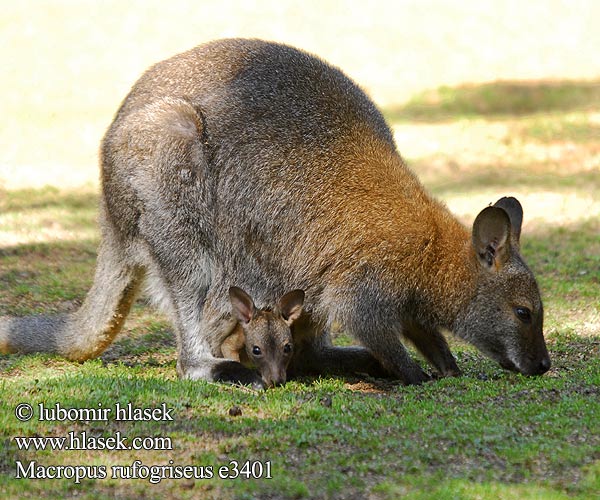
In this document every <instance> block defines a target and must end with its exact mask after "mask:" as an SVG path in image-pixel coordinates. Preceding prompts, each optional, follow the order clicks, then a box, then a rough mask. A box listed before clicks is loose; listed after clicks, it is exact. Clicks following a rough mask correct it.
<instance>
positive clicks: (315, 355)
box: [288, 315, 390, 377]
mask: <svg viewBox="0 0 600 500" xmlns="http://www.w3.org/2000/svg"><path fill="white" fill-rule="evenodd" d="M292 332H293V335H294V356H293V358H292V361H291V363H290V366H289V367H288V375H289V376H290V377H294V376H300V375H325V374H330V375H352V374H356V373H364V374H367V375H371V376H373V377H389V376H390V372H388V371H387V370H385V369H384V368H383V366H382V365H381V363H379V361H377V359H375V358H374V357H373V355H372V354H371V353H369V351H367V350H366V349H365V348H364V347H359V346H353V347H336V346H334V345H332V342H331V336H330V334H329V332H328V331H327V330H323V329H322V328H320V327H319V325H316V324H314V323H313V322H312V321H311V320H310V317H309V316H308V315H303V316H302V317H301V318H300V319H299V320H298V321H296V323H294V325H293V326H292Z"/></svg>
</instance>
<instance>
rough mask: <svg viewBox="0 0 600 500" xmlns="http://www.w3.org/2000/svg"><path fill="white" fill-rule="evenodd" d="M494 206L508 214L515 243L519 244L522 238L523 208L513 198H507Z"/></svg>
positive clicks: (501, 199)
mask: <svg viewBox="0 0 600 500" xmlns="http://www.w3.org/2000/svg"><path fill="white" fill-rule="evenodd" d="M494 206H495V207H498V208H501V209H502V210H504V211H505V212H506V213H507V214H508V218H509V219H510V229H511V232H512V236H513V241H514V242H515V243H517V244H519V239H520V238H521V225H522V224H523V207H522V206H521V204H520V203H519V200H517V199H516V198H513V197H512V196H510V197H507V196H505V197H504V198H500V199H499V200H498V201H497V202H496V203H494Z"/></svg>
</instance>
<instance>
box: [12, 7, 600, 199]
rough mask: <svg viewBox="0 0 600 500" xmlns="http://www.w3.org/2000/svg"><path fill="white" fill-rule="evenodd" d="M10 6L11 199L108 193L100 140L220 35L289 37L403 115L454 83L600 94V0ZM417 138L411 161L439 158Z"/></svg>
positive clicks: (408, 151) (408, 144)
mask: <svg viewBox="0 0 600 500" xmlns="http://www.w3.org/2000/svg"><path fill="white" fill-rule="evenodd" d="M2 4H3V5H2V16H1V19H0V23H1V29H0V61H1V65H2V78H1V79H0V90H1V91H0V109H1V110H2V118H3V123H2V126H1V128H0V131H1V132H0V188H4V189H12V188H20V187H23V186H42V185H45V184H54V185H58V186H61V187H66V186H73V187H75V186H80V185H90V183H91V184H92V185H94V184H95V183H97V177H98V175H97V148H98V144H99V141H100V139H101V137H102V134H103V132H104V130H105V129H106V127H107V126H108V124H109V123H110V121H111V118H112V116H113V114H114V113H115V111H116V109H117V107H118V106H119V103H120V101H121V100H122V99H123V98H124V97H125V95H126V93H127V91H128V90H129V88H130V87H131V85H132V84H133V83H134V81H135V80H136V79H137V78H138V77H139V76H140V74H141V73H142V72H143V71H144V70H145V69H146V68H147V67H148V66H149V65H151V64H152V63H154V62H157V61H159V60H161V59H164V58H167V57H169V56H171V55H173V54H175V53H178V52H181V51H184V50H187V49H189V48H191V47H193V46H194V45H197V44H200V43H202V42H204V41H207V40H211V39H215V38H220V37H237V36H242V37H259V38H264V39H271V40H277V41H281V42H286V43H289V44H292V45H295V46H297V47H300V48H303V49H305V50H307V51H310V52H313V53H315V54H318V55H319V56H321V57H322V58H324V59H326V60H328V61H329V62H331V63H333V64H335V65H337V66H339V67H341V68H342V69H343V70H344V71H345V72H346V73H347V74H349V75H350V76H351V77H352V78H353V79H355V80H356V81H357V82H358V83H359V84H360V85H361V86H362V87H363V88H364V89H365V90H366V91H367V92H368V93H369V94H370V95H371V96H372V97H373V99H374V100H375V101H376V102H377V103H378V104H379V105H380V106H381V107H383V108H384V111H390V112H391V111H393V110H397V111H398V110H399V111H400V112H401V111H402V106H403V105H405V104H406V103H407V102H409V101H410V100H411V99H413V98H414V97H415V96H418V95H421V93H423V92H424V91H433V90H435V89H438V88H439V87H440V86H447V87H452V88H454V87H459V86H460V85H462V84H465V83H469V84H479V83H486V82H496V81H498V80H502V81H519V82H523V81H527V82H539V81H544V82H557V81H564V80H574V81H578V82H582V81H585V82H594V81H596V87H597V82H598V79H599V78H600V54H599V48H600V29H598V26H600V2H597V1H594V0H579V1H577V0H574V1H560V0H543V1H542V0H534V1H529V2H522V1H520V0H514V1H513V0H499V1H489V2H481V1H478V0H461V1H460V2H451V1H441V0H414V1H411V0H405V1H395V2H389V1H377V0H375V1H371V2H362V1H361V2H359V1H346V2H344V1H330V0H317V1H314V0H304V1H302V2H300V1H285V0H283V1H282V0H261V1H251V0H220V1H210V0H209V1H207V0H194V1H186V0H169V1H168V2H167V1H156V0H150V1H148V0H144V1H127V2H123V1H113V0H105V1H70V0H53V1H39V0H37V1H20V2H8V1H6V0H4V1H3V2H2ZM585 97H586V96H585V95H584V96H583V98H584V99H585ZM430 98H431V95H430ZM437 98H439V96H437V97H436V95H434V97H433V99H434V100H435V99H437ZM508 111H509V112H510V110H508ZM409 118H410V117H409ZM406 133H407V134H408V138H407V140H406V141H402V142H404V144H399V146H400V150H401V152H402V153H403V154H405V155H407V156H409V157H410V156H415V157H416V156H418V155H421V154H424V153H427V151H422V149H423V148H424V147H425V148H426V149H427V147H428V146H426V145H425V146H424V145H422V144H415V142H414V138H413V137H412V135H411V133H410V131H407V132H406ZM419 134H421V132H419ZM436 141H437V142H438V143H439V139H435V141H434V142H436ZM417 142H418V141H417ZM442 142H443V141H442ZM438 146H443V144H441V145H440V144H438ZM413 147H414V148H415V149H412V148H413Z"/></svg>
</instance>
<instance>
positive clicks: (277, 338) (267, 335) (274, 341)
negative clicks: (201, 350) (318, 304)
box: [221, 287, 304, 387]
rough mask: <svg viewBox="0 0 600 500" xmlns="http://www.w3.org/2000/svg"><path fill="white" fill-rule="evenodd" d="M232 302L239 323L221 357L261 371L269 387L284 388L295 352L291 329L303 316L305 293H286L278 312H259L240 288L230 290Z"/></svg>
mask: <svg viewBox="0 0 600 500" xmlns="http://www.w3.org/2000/svg"><path fill="white" fill-rule="evenodd" d="M229 300H230V301H231V307H232V312H233V315H234V317H235V318H236V319H237V320H238V323H237V324H236V326H235V328H234V329H233V331H232V332H231V333H230V334H229V336H228V337H227V338H226V339H225V340H224V341H223V343H222V344H221V354H222V355H223V357H224V358H228V359H233V360H234V361H239V362H240V363H242V364H243V365H244V366H247V367H250V368H252V367H255V368H256V369H258V372H259V373H260V375H261V377H262V380H263V383H264V384H265V386H266V387H272V386H274V385H282V384H284V383H285V381H286V378H287V367H288V365H289V364H290V361H291V359H292V354H293V352H294V339H293V337H292V331H291V328H290V327H291V326H292V323H293V322H294V321H296V320H297V319H298V318H299V317H300V313H301V312H302V305H303V303H304V291H303V290H292V291H291V292H288V293H286V294H285V295H284V296H283V297H281V299H279V302H278V303H277V307H275V308H274V309H258V308H257V307H256V306H255V305H254V301H253V300H252V297H250V295H248V294H247V293H246V292H244V290H242V289H241V288H238V287H231V288H230V289H229Z"/></svg>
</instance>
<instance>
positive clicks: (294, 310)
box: [279, 290, 304, 325]
mask: <svg viewBox="0 0 600 500" xmlns="http://www.w3.org/2000/svg"><path fill="white" fill-rule="evenodd" d="M303 306H304V290H292V291H291V292H288V293H286V294H285V295H284V296H283V297H281V299H279V310H280V311H281V316H282V317H283V319H284V320H285V322H286V323H287V324H288V325H291V324H292V323H293V322H294V321H296V320H297V319H298V318H299V317H300V314H302V307H303Z"/></svg>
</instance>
